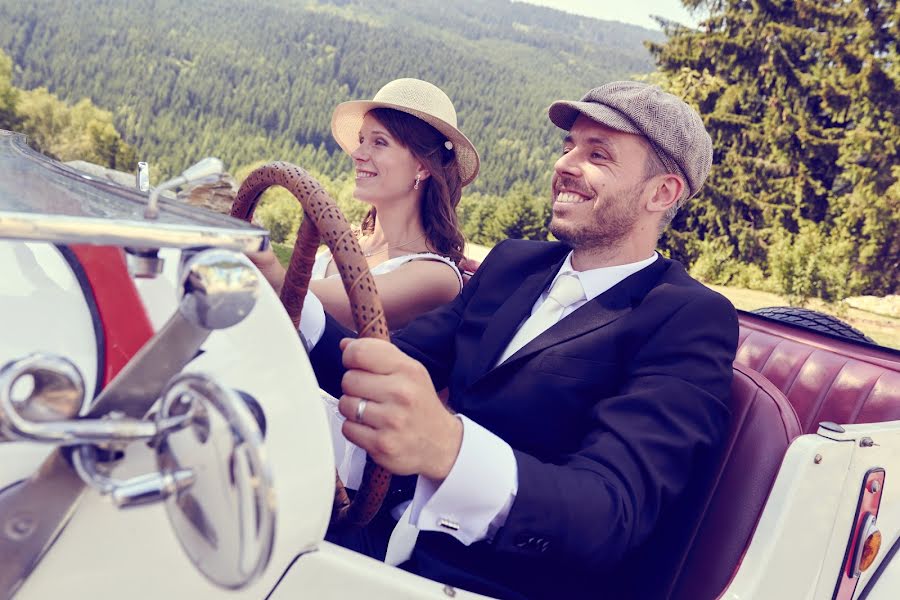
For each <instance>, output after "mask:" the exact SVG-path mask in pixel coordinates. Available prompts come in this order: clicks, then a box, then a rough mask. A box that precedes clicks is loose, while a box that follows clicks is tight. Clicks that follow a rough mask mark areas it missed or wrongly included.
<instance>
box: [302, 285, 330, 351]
mask: <svg viewBox="0 0 900 600" xmlns="http://www.w3.org/2000/svg"><path fill="white" fill-rule="evenodd" d="M298 330H299V331H300V336H301V337H302V338H303V344H304V345H305V346H306V351H307V352H309V351H311V350H312V349H313V348H315V347H316V344H318V343H319V340H320V339H322V334H323V333H325V307H323V306H322V302H321V301H320V300H319V299H318V298H317V297H316V295H315V294H313V293H312V292H306V297H305V298H304V299H303V312H301V313H300V326H299V327H298Z"/></svg>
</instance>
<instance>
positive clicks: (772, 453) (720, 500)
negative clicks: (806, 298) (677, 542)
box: [664, 364, 801, 600]
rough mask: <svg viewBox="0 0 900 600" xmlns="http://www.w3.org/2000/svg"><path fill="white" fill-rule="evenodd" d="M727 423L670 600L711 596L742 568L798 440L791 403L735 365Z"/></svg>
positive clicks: (674, 566)
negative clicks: (793, 443) (787, 456)
mask: <svg viewBox="0 0 900 600" xmlns="http://www.w3.org/2000/svg"><path fill="white" fill-rule="evenodd" d="M731 393H732V421H731V429H730V432H729V435H728V439H727V441H726V443H725V445H724V448H723V451H722V457H721V459H720V462H719V465H718V468H717V470H716V473H715V475H714V477H713V481H712V485H711V489H710V493H709V495H708V496H707V499H706V502H705V504H704V506H702V507H699V517H698V519H697V521H696V525H695V526H694V528H693V530H692V531H691V535H690V537H689V539H687V540H686V543H685V546H684V551H683V552H682V553H681V555H680V556H678V557H677V560H676V561H674V562H673V564H672V572H671V578H670V584H669V588H668V593H667V594H666V595H665V596H664V597H665V598H669V599H670V600H707V599H713V598H716V597H717V596H718V595H719V593H720V592H721V591H722V590H723V589H724V588H725V586H726V585H727V584H728V582H729V581H730V579H731V577H732V575H733V574H734V572H735V569H736V567H737V566H738V565H739V564H740V561H741V557H742V555H743V553H744V551H745V549H746V548H747V545H748V544H749V542H750V537H751V536H752V535H753V531H754V529H755V528H756V523H757V521H758V520H759V516H760V514H762V510H763V507H764V506H765V504H766V500H767V499H768V497H769V491H770V490H771V488H772V484H773V482H774V481H775V477H776V475H777V474H778V469H779V468H780V467H781V461H782V459H783V458H784V454H785V452H786V451H787V448H788V446H789V445H790V443H791V441H792V440H793V439H794V438H796V437H797V436H798V435H800V434H801V430H800V423H799V422H798V420H797V415H796V414H795V413H794V409H793V408H791V405H790V403H789V402H788V401H787V398H785V396H784V394H782V393H781V392H780V391H779V390H778V389H777V388H776V387H775V386H774V385H772V383H771V382H769V381H768V380H767V379H766V378H765V377H763V376H762V375H760V374H759V373H757V372H755V371H753V370H752V369H749V368H747V367H744V366H742V365H739V364H735V366H734V380H733V382H732V386H731Z"/></svg>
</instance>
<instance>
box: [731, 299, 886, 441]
mask: <svg viewBox="0 0 900 600" xmlns="http://www.w3.org/2000/svg"><path fill="white" fill-rule="evenodd" d="M739 320H740V324H741V332H740V341H739V343H738V351H737V357H736V360H735V362H736V363H737V364H740V365H743V366H746V367H750V368H751V369H753V370H755V371H758V372H759V373H761V374H763V375H764V376H765V377H766V379H768V380H769V381H771V382H772V383H773V384H775V386H776V387H777V388H778V389H780V390H781V391H782V392H783V393H784V394H785V396H787V398H788V400H790V403H791V405H792V406H793V407H794V410H795V411H796V412H797V416H798V418H799V419H800V425H801V427H802V428H803V432H804V433H814V432H815V431H816V430H817V429H818V424H819V423H820V422H822V421H834V422H836V423H875V422H881V421H895V420H900V352H897V351H893V350H888V349H884V348H878V347H876V346H871V345H869V344H864V343H857V342H851V341H846V340H843V339H840V338H836V337H830V336H827V335H823V334H821V333H818V332H814V331H808V330H805V329H802V328H799V327H796V326H793V325H788V324H785V323H781V322H778V321H774V320H772V319H768V318H765V317H761V316H759V315H753V314H750V313H745V312H741V313H740V314H739Z"/></svg>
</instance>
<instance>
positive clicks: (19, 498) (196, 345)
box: [0, 135, 255, 599]
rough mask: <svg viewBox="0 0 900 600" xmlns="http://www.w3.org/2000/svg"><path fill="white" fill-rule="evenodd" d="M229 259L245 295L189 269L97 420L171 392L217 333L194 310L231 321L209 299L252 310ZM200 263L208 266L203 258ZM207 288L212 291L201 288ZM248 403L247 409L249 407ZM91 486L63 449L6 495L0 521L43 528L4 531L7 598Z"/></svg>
mask: <svg viewBox="0 0 900 600" xmlns="http://www.w3.org/2000/svg"><path fill="white" fill-rule="evenodd" d="M0 137H2V135H0ZM208 252H215V253H219V252H221V251H218V250H207V251H204V252H201V253H198V254H197V256H201V255H203V254H205V253H208ZM226 255H228V253H226ZM223 258H224V257H223ZM227 260H228V262H229V265H230V266H225V265H223V266H222V267H221V268H222V269H223V270H225V271H227V270H228V269H230V268H233V269H235V275H234V277H235V280H236V281H240V282H242V284H241V285H240V286H237V288H236V289H235V293H237V294H238V295H239V296H241V297H242V298H245V299H244V300H242V301H241V302H238V303H230V302H228V300H229V298H228V297H227V296H228V294H229V293H231V292H232V289H233V288H231V287H230V286H223V288H222V289H221V290H220V289H219V288H217V287H216V286H213V285H211V283H212V282H211V281H208V280H207V279H205V275H204V273H205V272H209V271H210V270H209V269H205V270H204V269H199V270H197V271H194V270H191V269H187V271H186V275H185V278H186V279H187V278H190V277H193V278H194V282H193V283H192V284H191V286H190V287H189V288H186V289H185V290H184V292H185V295H184V297H182V299H181V302H180V304H179V310H177V311H175V313H174V314H173V315H172V317H171V318H170V319H169V321H168V322H167V323H166V324H165V325H164V326H163V327H162V329H161V330H160V331H158V332H157V334H156V335H155V336H153V338H152V339H151V340H150V341H149V342H147V343H146V344H145V345H144V347H143V348H141V349H140V351H138V353H137V354H136V355H135V356H134V357H132V359H131V360H130V361H129V362H128V364H127V365H126V366H125V368H124V369H122V371H121V372H120V373H119V374H118V375H117V376H116V378H115V379H113V381H112V382H111V383H110V384H109V385H108V386H107V387H106V389H104V390H103V392H101V394H100V396H99V397H98V398H97V400H96V401H95V402H94V404H93V406H92V407H91V409H90V411H89V412H88V416H89V417H100V416H103V415H105V414H107V413H110V412H112V411H117V412H120V413H122V414H123V415H124V416H128V417H133V418H138V419H139V418H143V417H144V416H145V415H146V413H147V411H148V410H149V409H150V407H151V406H152V405H153V403H154V402H155V401H156V399H157V398H159V396H160V394H161V393H162V391H163V390H164V389H165V386H166V382H168V381H169V380H170V379H171V378H172V377H173V376H174V375H176V374H177V373H178V372H179V371H181V369H182V368H183V367H184V366H185V365H186V364H187V363H188V362H189V361H190V360H192V359H193V358H194V356H195V355H196V353H197V351H198V350H199V349H200V346H201V345H202V344H203V342H204V341H205V340H206V338H207V337H208V336H209V334H210V332H211V330H210V329H206V328H204V327H202V326H201V325H199V324H198V323H197V322H196V321H197V320H202V319H199V318H197V319H196V320H192V319H193V318H194V315H198V314H202V313H203V309H204V307H205V308H206V313H207V314H211V315H215V316H216V318H215V319H213V321H218V320H221V319H223V318H224V316H223V315H221V314H220V313H219V311H218V308H217V307H215V306H210V305H208V304H207V302H222V301H224V302H225V304H231V305H234V306H236V307H237V309H238V312H239V313H240V314H246V312H245V310H246V306H245V302H246V295H247V285H246V281H245V277H244V275H243V272H244V271H245V270H246V269H247V264H246V262H244V261H245V260H246V259H243V257H238V258H235V256H234V255H228V256H227ZM198 264H205V263H204V261H203V260H201V261H199V263H198ZM226 279H227V277H226ZM198 281H199V282H204V281H206V282H207V283H208V285H206V286H205V288H204V287H203V286H201V285H198V284H197V282H198ZM210 288H215V290H216V293H214V294H210V293H209V289H210ZM202 289H205V290H206V292H205V293H204V292H203V291H201V290H202ZM183 305H190V309H188V310H185V311H182V310H180V307H181V306H183ZM204 322H210V321H204ZM243 408H244V409H245V410H246V407H245V406H244V407H243ZM250 418H251V419H252V416H251V417H250ZM254 424H255V421H254ZM84 487H85V486H84V482H83V481H82V480H81V478H80V477H79V476H78V474H77V473H76V472H75V471H74V469H72V468H71V466H70V465H69V464H68V462H66V459H65V458H64V456H63V454H62V452H61V451H60V450H57V451H56V452H53V453H52V454H51V455H50V457H49V458H48V459H47V460H46V461H45V462H44V464H43V465H42V466H41V467H40V469H39V470H38V471H37V473H35V474H34V475H33V476H32V477H31V478H30V479H28V480H26V481H24V482H22V483H21V484H20V485H17V486H15V487H12V488H10V489H8V490H6V491H5V492H4V493H3V494H2V495H0V518H7V519H10V518H16V516H17V515H30V517H29V518H31V519H33V521H34V522H35V527H34V528H33V529H32V530H31V531H29V533H28V535H25V536H19V537H15V536H14V537H10V536H5V535H0V556H2V557H3V560H2V561H0V598H3V599H5V598H9V597H11V596H12V594H13V593H15V590H16V589H18V587H19V586H20V585H21V583H22V582H23V581H24V580H25V579H26V578H27V577H28V576H29V575H30V574H31V573H32V571H33V570H34V569H35V567H36V566H37V565H38V564H39V563H40V561H41V558H42V557H43V555H44V553H45V552H46V551H47V550H48V549H49V548H50V546H51V545H52V544H53V541H54V540H55V539H56V536H57V535H58V534H59V532H60V531H62V529H63V528H64V527H65V525H66V523H67V522H68V520H69V518H70V517H71V515H72V513H73V511H74V510H75V507H76V505H77V503H78V501H79V500H80V498H81V495H82V493H83V491H84Z"/></svg>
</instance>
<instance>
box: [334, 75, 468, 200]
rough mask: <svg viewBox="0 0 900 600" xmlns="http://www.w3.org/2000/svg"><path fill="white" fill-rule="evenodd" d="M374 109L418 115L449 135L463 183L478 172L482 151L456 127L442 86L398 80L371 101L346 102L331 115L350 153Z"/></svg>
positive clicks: (336, 136) (339, 139) (338, 136)
mask: <svg viewBox="0 0 900 600" xmlns="http://www.w3.org/2000/svg"><path fill="white" fill-rule="evenodd" d="M373 108H393V109H394V110H399V111H401V112H405V113H409V114H411V115H413V116H415V117H418V118H420V119H422V120H423V121H425V122H426V123H428V124H429V125H431V126H432V127H434V128H435V129H437V130H438V131H440V132H441V133H443V134H444V135H445V136H447V140H449V141H450V142H451V143H452V144H453V152H455V153H456V160H457V162H458V163H459V172H460V173H459V174H460V178H461V179H462V184H463V185H468V184H469V183H471V182H472V180H474V179H475V176H476V175H478V168H479V164H480V163H479V159H478V151H477V150H475V146H473V145H472V142H470V141H469V138H467V137H466V136H465V135H463V133H462V132H461V131H460V130H459V129H458V128H457V126H456V109H454V108H453V103H452V102H451V101H450V98H448V97H447V94H445V93H444V92H443V91H441V89H440V88H439V87H437V86H435V85H432V84H430V83H428V82H427V81H422V80H420V79H409V78H407V79H395V80H394V81H391V82H390V83H388V84H387V85H385V86H384V87H383V88H381V89H380V90H378V93H377V94H375V97H374V98H373V99H372V100H371V101H367V100H353V101H351V102H342V103H341V104H338V105H337V107H336V108H335V109H334V114H332V115H331V135H333V136H334V139H335V141H337V143H338V145H340V147H341V148H342V149H343V150H344V152H346V153H347V154H350V153H351V152H353V151H354V150H356V149H357V148H358V147H359V130H360V127H362V122H363V117H365V115H366V113H367V112H369V111H370V110H372V109H373Z"/></svg>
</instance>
